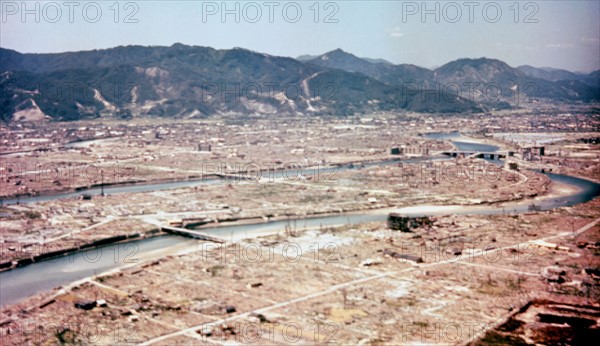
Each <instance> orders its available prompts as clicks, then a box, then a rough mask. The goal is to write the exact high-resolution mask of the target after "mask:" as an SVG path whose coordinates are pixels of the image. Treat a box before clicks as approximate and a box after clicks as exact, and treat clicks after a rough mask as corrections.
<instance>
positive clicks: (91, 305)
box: [75, 300, 96, 310]
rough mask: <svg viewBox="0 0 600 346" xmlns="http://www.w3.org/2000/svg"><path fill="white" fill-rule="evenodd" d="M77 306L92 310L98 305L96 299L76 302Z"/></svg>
mask: <svg viewBox="0 0 600 346" xmlns="http://www.w3.org/2000/svg"><path fill="white" fill-rule="evenodd" d="M75 307H76V308H78V309H82V310H92V309H93V308H95V307H96V301H93V300H86V301H79V302H77V303H75Z"/></svg>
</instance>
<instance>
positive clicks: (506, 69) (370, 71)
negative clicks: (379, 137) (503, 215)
mask: <svg viewBox="0 0 600 346" xmlns="http://www.w3.org/2000/svg"><path fill="white" fill-rule="evenodd" d="M307 62H308V63H310V64H314V65H318V66H325V67H330V68H338V69H342V70H345V71H351V72H359V73H362V74H365V75H367V76H370V77H373V78H375V79H377V80H380V81H382V82H384V83H387V84H391V85H398V86H402V85H411V84H414V83H418V84H420V85H424V87H425V88H427V89H434V90H442V92H443V91H444V90H449V91H450V90H455V91H456V93H457V94H459V95H461V96H464V97H466V98H468V99H469V100H474V101H476V102H482V103H484V104H486V105H487V106H490V107H493V108H498V107H509V106H510V105H514V104H515V103H519V102H520V101H522V100H523V99H525V98H549V99H558V100H566V101H591V100H598V99H600V85H599V81H600V78H599V76H600V71H595V72H593V73H590V74H588V75H577V74H575V73H571V72H568V71H564V70H554V71H545V70H541V69H535V68H528V67H520V68H513V67H511V66H509V65H508V64H506V63H505V62H503V61H500V60H497V59H489V58H479V59H458V60H455V61H452V62H449V63H447V64H445V65H442V66H440V67H438V68H436V69H435V70H429V69H425V68H422V67H418V66H414V65H409V64H399V65H387V64H378V63H373V62H370V61H367V60H365V59H360V58H357V57H356V56H354V55H352V54H350V53H346V52H344V51H342V50H339V49H337V50H334V51H331V52H328V53H325V54H323V55H321V56H318V57H315V58H313V59H311V60H308V61H307ZM538 70H539V71H538ZM540 71H543V73H542V72H540ZM559 76H562V77H565V78H559Z"/></svg>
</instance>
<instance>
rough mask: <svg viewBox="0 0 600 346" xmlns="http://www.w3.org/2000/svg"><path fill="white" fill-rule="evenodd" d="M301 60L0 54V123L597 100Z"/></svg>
mask: <svg viewBox="0 0 600 346" xmlns="http://www.w3.org/2000/svg"><path fill="white" fill-rule="evenodd" d="M305 58H306V59H302V60H304V61H300V60H297V59H292V58H287V57H277V56H271V55H267V54H262V53H259V52H254V51H251V50H247V49H242V48H234V49H229V50H216V49H213V48H210V47H198V46H186V45H183V44H174V45H172V46H170V47H144V46H126V47H124V46H119V47H115V48H111V49H104V50H93V51H84V52H68V53H58V54H21V53H19V52H16V51H13V50H8V49H3V48H0V88H1V90H2V93H1V94H0V117H1V118H2V120H3V121H12V120H19V119H24V120H38V119H43V118H49V119H53V120H78V119H89V118H98V117H119V118H131V117H143V116H155V117H175V118H201V117H209V116H211V115H217V114H230V115H234V116H235V115H250V114H267V115H273V116H276V115H300V114H302V115H312V114H323V115H340V116H346V115H351V114H365V113H369V112H377V111H411V112H427V113H457V112H461V113H476V112H483V111H486V110H488V109H491V108H501V107H510V106H511V102H510V101H511V100H510V98H506V99H500V100H498V99H494V100H489V99H486V98H482V97H480V96H481V95H479V94H477V95H474V96H473V95H464V93H462V92H461V90H454V89H451V88H450V89H448V90H442V89H440V85H443V83H446V84H448V83H463V82H470V81H477V82H482V83H490V82H497V83H500V88H501V89H503V90H504V89H506V90H510V89H511V88H513V89H514V85H512V84H510V83H511V80H512V82H514V81H515V80H516V81H517V82H518V83H527V82H534V83H538V84H539V85H541V88H540V90H541V92H540V94H539V97H549V98H554V99H564V100H578V101H587V100H594V99H598V98H599V97H598V88H596V89H594V87H593V86H589V84H587V83H586V82H583V81H577V80H575V81H568V82H565V81H562V80H561V81H548V80H544V79H541V78H538V77H531V76H528V75H527V74H526V73H525V72H522V71H519V70H518V69H514V68H511V67H510V66H508V65H506V64H504V63H502V62H500V61H498V60H492V59H483V60H481V59H480V60H471V59H461V60H457V61H455V62H451V63H449V64H446V65H444V66H441V67H440V68H438V69H436V70H434V71H431V70H428V69H425V68H421V67H418V66H414V65H408V64H400V65H394V64H392V63H390V62H387V61H385V60H379V59H377V60H375V59H363V58H358V57H356V56H354V55H352V54H349V53H346V52H344V51H342V50H339V49H338V50H334V51H332V52H329V53H326V54H323V55H321V56H318V57H310V56H308V57H305ZM596 77H597V74H596ZM589 78H591V80H593V78H594V76H593V74H590V77H589ZM440 94H443V97H440ZM461 96H467V97H461ZM537 96H538V95H536V97H537Z"/></svg>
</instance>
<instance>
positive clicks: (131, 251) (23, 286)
mask: <svg viewBox="0 0 600 346" xmlns="http://www.w3.org/2000/svg"><path fill="white" fill-rule="evenodd" d="M453 144H454V145H455V146H457V147H458V148H459V149H460V150H473V149H474V148H473V147H472V145H473V144H474V143H466V144H468V146H469V147H465V146H464V144H463V142H453ZM486 146H487V145H486ZM482 149H483V148H480V149H477V150H482ZM490 149H494V150H490ZM497 149H498V148H497V147H493V148H490V147H489V146H487V147H486V148H485V151H495V150H497ZM390 162H391V163H393V162H397V161H390ZM379 164H381V163H379ZM548 176H549V177H550V179H552V181H556V182H561V183H565V184H569V185H571V186H574V187H577V192H574V193H572V194H571V195H569V196H564V197H559V198H556V197H538V198H536V200H535V205H536V207H537V208H539V209H541V210H550V209H554V208H558V207H563V206H573V205H576V204H579V203H585V202H588V201H590V200H592V199H594V198H595V197H597V196H599V195H600V184H596V183H594V182H591V181H588V180H584V179H579V178H574V177H570V176H565V175H558V174H549V175H548ZM196 183H197V182H196ZM178 187H179V186H178ZM530 205H531V202H527V203H523V202H514V203H504V204H503V205H502V206H467V207H462V208H460V209H458V210H453V211H452V212H451V213H452V214H501V213H504V212H516V213H523V212H528V211H530V209H529V208H530ZM388 212H389V210H386V211H380V213H370V214H365V213H363V214H345V215H328V216H320V217H308V218H300V219H296V220H280V221H272V222H267V223H260V224H251V225H229V226H222V227H209V228H201V230H202V231H203V232H205V233H209V234H212V235H215V236H219V237H222V238H224V239H226V240H230V239H231V240H237V239H240V238H246V237H255V236H260V235H264V234H273V233H276V232H282V231H284V230H285V228H286V226H288V227H289V226H292V227H296V228H297V229H298V230H301V229H311V228H312V229H315V228H319V227H331V226H338V225H344V224H358V223H362V222H371V221H385V220H386V219H387V215H388ZM408 214H412V215H438V214H448V212H447V211H443V210H442V211H433V212H423V211H417V212H414V213H410V212H408ZM194 249H197V250H200V249H201V248H200V247H199V242H198V241H196V240H193V239H187V238H182V237H178V236H171V235H165V236H160V237H155V238H149V239H142V240H136V241H131V242H128V243H120V244H112V245H107V246H102V247H99V248H96V249H91V250H85V251H80V252H77V253H73V254H69V255H67V256H64V257H59V258H55V259H50V260H45V261H41V262H37V263H34V264H31V265H28V266H24V267H20V268H16V269H13V270H10V271H6V272H3V273H0V305H1V306H6V305H11V304H14V303H17V302H19V301H21V300H23V299H25V298H28V297H30V296H33V295H35V294H37V293H40V292H43V291H48V290H50V289H52V288H54V287H57V286H60V285H66V284H69V283H72V282H75V281H77V280H80V279H84V278H86V277H89V276H92V275H95V274H100V273H102V272H105V271H108V270H111V269H115V268H120V267H125V266H128V265H133V263H134V262H135V261H136V260H150V259H155V258H160V257H164V256H166V255H168V254H173V253H175V252H177V251H182V250H185V251H190V250H194Z"/></svg>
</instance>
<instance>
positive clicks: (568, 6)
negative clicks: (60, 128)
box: [0, 0, 600, 71]
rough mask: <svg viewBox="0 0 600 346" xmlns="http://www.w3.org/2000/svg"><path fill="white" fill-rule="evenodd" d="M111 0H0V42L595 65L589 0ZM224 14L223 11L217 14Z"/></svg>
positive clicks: (596, 35) (57, 48)
mask: <svg viewBox="0 0 600 346" xmlns="http://www.w3.org/2000/svg"><path fill="white" fill-rule="evenodd" d="M115 3H116V2H115V1H114V0H111V1H95V2H87V1H69V0H65V1H27V2H26V7H27V8H24V7H23V6H22V5H21V4H22V1H21V0H19V1H6V0H0V5H1V6H0V17H1V18H0V46H1V47H3V48H10V49H14V50H17V51H20V52H26V53H46V52H63V51H76V50H90V49H101V48H110V47H114V46H119V45H133V44H136V45H167V46H169V45H171V44H173V43H176V42H181V43H184V44H188V45H200V46H210V47H215V48H219V49H223V48H232V47H244V48H248V49H252V50H255V51H259V52H264V53H268V54H273V55H283V56H292V57H297V56H299V55H302V54H311V55H318V54H322V53H325V52H327V51H330V50H333V49H336V48H342V49H344V50H346V51H348V52H351V53H353V54H355V55H357V56H360V57H370V58H383V59H386V60H389V61H391V62H393V63H412V64H416V65H419V66H423V67H428V68H431V67H434V66H439V65H442V64H444V63H447V62H449V61H451V60H455V59H458V58H464V57H469V58H478V57H489V58H497V59H500V60H503V61H505V62H507V63H508V64H509V65H511V66H519V65H523V64H529V65H533V66H538V67H542V66H549V67H556V68H564V69H568V70H572V71H591V70H595V69H600V2H599V1H595V0H592V1H519V2H517V1H468V0H467V1H456V2H447V1H427V2H425V5H424V6H423V5H422V3H423V1H320V2H316V1H313V0H311V1H295V2H292V1H268V0H267V1H256V2H248V1H226V2H223V1H216V2H211V1H189V0H188V1H181V0H179V1H130V2H127V1H121V2H118V3H116V5H115ZM223 3H224V4H225V5H224V6H223V5H222V4H223ZM515 4H516V5H515ZM36 6H37V7H36ZM236 6H237V8H238V9H239V10H238V11H236ZM224 7H226V8H224ZM117 8H118V11H117ZM317 8H318V11H317ZM436 8H437V10H436ZM38 9H39V10H38ZM298 9H299V10H300V11H301V12H299V11H298ZM26 10H29V12H26ZM225 10H231V11H230V12H231V13H229V14H227V15H226V16H225V18H222V14H224V13H226V12H225ZM427 10H429V11H430V12H429V13H428V12H426V11H427ZM100 12H101V13H100ZM236 13H237V15H238V18H237V20H239V23H236ZM317 13H318V16H316V15H317ZM423 15H425V16H424V17H423ZM436 15H437V16H438V18H436ZM36 16H38V18H36ZM223 19H224V20H223ZM315 20H316V21H317V23H315ZM436 20H437V21H439V22H436ZM36 21H38V22H36ZM115 21H116V23H115Z"/></svg>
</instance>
